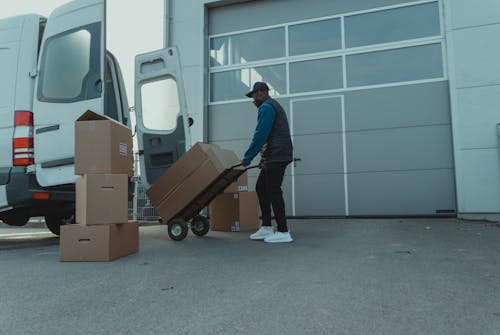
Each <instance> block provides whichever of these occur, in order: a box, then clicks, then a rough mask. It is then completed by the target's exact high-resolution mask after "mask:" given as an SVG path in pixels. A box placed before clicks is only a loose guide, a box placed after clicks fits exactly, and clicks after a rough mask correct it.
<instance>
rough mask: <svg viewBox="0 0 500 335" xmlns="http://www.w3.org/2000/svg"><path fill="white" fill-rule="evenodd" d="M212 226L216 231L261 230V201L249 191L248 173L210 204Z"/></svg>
mask: <svg viewBox="0 0 500 335" xmlns="http://www.w3.org/2000/svg"><path fill="white" fill-rule="evenodd" d="M210 225H211V229H212V230H215V231H233V232H238V231H253V230H257V229H258V228H259V201H258V198H257V194H256V193H255V192H249V191H248V177H247V173H245V174H244V175H242V176H241V177H240V178H239V179H238V180H237V181H236V182H235V183H233V184H231V185H230V186H229V187H228V188H226V190H225V191H224V193H222V194H221V195H219V196H218V197H217V198H215V200H214V201H212V203H211V204H210Z"/></svg>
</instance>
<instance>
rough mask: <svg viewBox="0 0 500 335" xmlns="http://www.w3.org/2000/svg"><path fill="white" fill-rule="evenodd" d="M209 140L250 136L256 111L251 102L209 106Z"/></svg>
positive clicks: (255, 118) (255, 119)
mask: <svg viewBox="0 0 500 335" xmlns="http://www.w3.org/2000/svg"><path fill="white" fill-rule="evenodd" d="M208 115H209V122H208V136H209V141H210V142H214V141H221V140H229V139H239V138H251V137H252V134H253V128H252V127H251V126H250V125H252V124H256V123H257V111H256V110H255V106H253V105H252V104H251V103H246V102H245V103H234V104H227V105H214V106H210V108H209V113H208Z"/></svg>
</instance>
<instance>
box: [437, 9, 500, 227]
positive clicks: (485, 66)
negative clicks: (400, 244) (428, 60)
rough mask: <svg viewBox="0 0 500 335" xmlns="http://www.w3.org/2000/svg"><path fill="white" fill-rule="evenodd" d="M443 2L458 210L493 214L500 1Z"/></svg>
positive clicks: (499, 180)
mask: <svg viewBox="0 0 500 335" xmlns="http://www.w3.org/2000/svg"><path fill="white" fill-rule="evenodd" d="M444 4H445V17H446V22H445V23H446V31H447V45H448V59H449V62H448V64H449V73H450V90H451V103H452V119H453V132H454V147H455V148H454V150H455V165H456V179H457V197H458V199H457V200H458V209H459V213H460V214H461V216H462V217H471V218H483V217H490V218H493V219H498V216H499V213H500V148H499V139H498V136H499V135H498V134H497V129H496V128H497V126H496V125H497V124H498V123H500V43H499V41H498V36H500V1H498V0H481V1H470V0H445V2H444ZM479 213H480V214H479ZM476 214H479V215H476ZM488 214H489V215H488Z"/></svg>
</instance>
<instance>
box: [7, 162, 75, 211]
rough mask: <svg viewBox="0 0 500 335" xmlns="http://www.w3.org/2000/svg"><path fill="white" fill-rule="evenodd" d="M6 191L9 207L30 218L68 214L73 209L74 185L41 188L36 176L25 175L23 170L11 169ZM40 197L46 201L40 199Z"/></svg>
mask: <svg viewBox="0 0 500 335" xmlns="http://www.w3.org/2000/svg"><path fill="white" fill-rule="evenodd" d="M6 191H7V201H8V203H9V206H10V207H12V208H13V210H15V211H17V210H22V211H26V212H27V213H28V214H29V215H30V216H44V215H47V214H55V213H68V212H71V211H74V209H75V185H74V184H68V185H60V186H57V187H42V186H40V185H39V184H38V182H37V180H36V175H35V174H27V173H26V170H25V168H19V169H18V168H14V169H12V171H11V175H10V180H9V183H8V184H7V185H6ZM35 195H38V198H37V197H35ZM40 195H44V196H45V197H46V199H40V197H39V196H40Z"/></svg>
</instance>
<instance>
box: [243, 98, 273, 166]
mask: <svg viewBox="0 0 500 335" xmlns="http://www.w3.org/2000/svg"><path fill="white" fill-rule="evenodd" d="M275 117H276V111H275V110H274V108H273V106H271V105H270V104H267V103H264V104H263V105H262V106H261V107H260V108H259V114H258V117H257V127H255V132H254V134H253V139H252V143H251V144H250V147H249V148H248V150H247V151H246V153H245V156H244V157H243V160H242V161H241V163H242V164H243V165H244V166H246V165H249V164H250V162H251V161H252V159H254V158H255V156H257V154H258V153H259V151H260V149H262V147H263V146H264V144H265V143H266V141H267V138H268V137H269V134H270V133H271V129H272V127H273V123H274V118H275Z"/></svg>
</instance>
